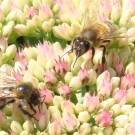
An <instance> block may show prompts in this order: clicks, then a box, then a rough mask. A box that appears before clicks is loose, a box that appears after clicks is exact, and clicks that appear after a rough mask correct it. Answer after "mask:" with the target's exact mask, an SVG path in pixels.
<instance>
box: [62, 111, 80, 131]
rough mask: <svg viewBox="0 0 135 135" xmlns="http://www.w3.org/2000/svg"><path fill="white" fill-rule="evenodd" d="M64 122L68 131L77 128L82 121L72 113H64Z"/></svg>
mask: <svg viewBox="0 0 135 135" xmlns="http://www.w3.org/2000/svg"><path fill="white" fill-rule="evenodd" d="M62 123H63V127H64V128H65V129H66V130H67V131H68V132H72V131H75V129H77V128H78V127H79V125H80V122H79V121H78V119H77V118H76V116H75V115H74V114H70V113H63V119H62Z"/></svg>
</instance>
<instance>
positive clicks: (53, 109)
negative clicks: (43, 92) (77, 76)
mask: <svg viewBox="0 0 135 135" xmlns="http://www.w3.org/2000/svg"><path fill="white" fill-rule="evenodd" d="M48 112H49V115H50V122H53V121H55V120H58V119H61V117H62V116H61V115H62V114H61V112H60V110H59V108H58V107H57V106H49V108H48Z"/></svg>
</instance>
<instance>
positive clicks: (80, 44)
mask: <svg viewBox="0 0 135 135" xmlns="http://www.w3.org/2000/svg"><path fill="white" fill-rule="evenodd" d="M73 44H74V48H73V49H74V50H75V55H76V59H75V62H74V64H73V67H74V65H75V63H76V61H77V59H78V57H80V56H82V55H83V54H84V53H86V52H87V51H88V50H89V49H90V48H91V45H90V43H89V42H88V41H86V40H84V39H82V38H80V37H76V38H75V39H74V40H73Z"/></svg>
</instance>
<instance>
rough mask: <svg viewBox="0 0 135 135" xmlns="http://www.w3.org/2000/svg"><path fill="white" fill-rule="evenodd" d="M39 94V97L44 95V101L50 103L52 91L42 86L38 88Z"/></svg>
mask: <svg viewBox="0 0 135 135" xmlns="http://www.w3.org/2000/svg"><path fill="white" fill-rule="evenodd" d="M40 94H41V97H44V102H45V103H48V104H49V103H52V100H53V96H54V94H53V92H52V91H51V90H49V89H47V88H44V89H42V90H40Z"/></svg>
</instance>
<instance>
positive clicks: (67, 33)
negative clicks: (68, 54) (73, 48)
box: [52, 23, 74, 41]
mask: <svg viewBox="0 0 135 135" xmlns="http://www.w3.org/2000/svg"><path fill="white" fill-rule="evenodd" d="M52 30H53V33H54V35H55V36H56V37H60V38H64V39H66V40H69V41H70V40H72V39H73V36H74V32H73V30H72V29H71V27H70V26H69V25H68V24H67V23H63V24H62V25H59V26H53V28H52Z"/></svg>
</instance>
